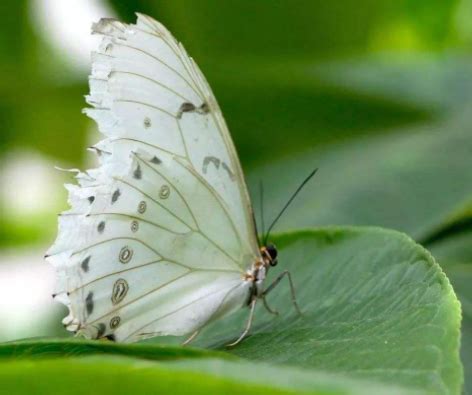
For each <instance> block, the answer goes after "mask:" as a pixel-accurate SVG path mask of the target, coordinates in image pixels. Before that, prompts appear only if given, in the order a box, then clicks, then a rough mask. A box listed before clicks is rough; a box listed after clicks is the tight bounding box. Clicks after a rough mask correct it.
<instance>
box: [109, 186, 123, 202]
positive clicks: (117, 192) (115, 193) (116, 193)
mask: <svg viewBox="0 0 472 395" xmlns="http://www.w3.org/2000/svg"><path fill="white" fill-rule="evenodd" d="M120 195H121V192H120V190H119V189H117V190H116V191H115V192H113V195H111V204H113V203H115V202H116V201H117V200H118V198H119V197H120Z"/></svg>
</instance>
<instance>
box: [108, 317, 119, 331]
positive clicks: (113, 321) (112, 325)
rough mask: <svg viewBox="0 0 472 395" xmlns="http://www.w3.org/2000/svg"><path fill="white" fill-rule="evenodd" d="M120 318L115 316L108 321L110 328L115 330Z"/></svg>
mask: <svg viewBox="0 0 472 395" xmlns="http://www.w3.org/2000/svg"><path fill="white" fill-rule="evenodd" d="M120 321H121V318H120V317H119V316H115V317H113V318H112V319H111V320H110V328H111V329H115V328H117V327H118V325H120Z"/></svg>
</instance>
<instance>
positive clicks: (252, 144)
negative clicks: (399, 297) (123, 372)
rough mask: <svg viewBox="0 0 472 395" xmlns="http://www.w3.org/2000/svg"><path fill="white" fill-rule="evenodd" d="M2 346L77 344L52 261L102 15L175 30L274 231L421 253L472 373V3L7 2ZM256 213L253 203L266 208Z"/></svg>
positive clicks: (0, 111) (0, 30)
mask: <svg viewBox="0 0 472 395" xmlns="http://www.w3.org/2000/svg"><path fill="white" fill-rule="evenodd" d="M0 11H1V15H2V23H1V24H0V69H1V76H2V77H1V78H0V127H1V139H0V162H1V163H0V210H1V211H0V216H1V222H0V322H1V325H0V340H12V339H17V338H21V337H27V336H38V335H65V334H64V332H63V330H62V328H61V326H60V324H59V317H61V316H62V315H63V314H64V310H62V308H61V307H60V306H56V305H53V304H52V302H51V300H50V293H51V287H52V285H51V284H52V275H51V269H50V268H49V267H48V266H47V265H46V264H45V263H44V262H43V261H42V256H43V254H44V251H45V249H46V248H47V246H48V244H50V243H51V242H52V241H53V239H54V237H55V232H56V214H57V213H58V212H60V211H62V210H64V209H66V208H67V204H66V194H65V190H64V188H63V187H62V184H63V183H64V182H67V181H68V180H69V179H70V178H69V177H68V176H67V175H64V174H63V173H60V172H58V171H57V170H55V169H54V166H59V167H65V168H71V167H80V168H84V167H87V166H92V165H93V163H94V162H93V157H92V156H91V155H90V154H89V153H87V152H86V151H85V148H86V147H87V146H88V145H90V144H91V143H93V142H95V141H97V139H98V138H99V136H98V133H97V131H96V127H95V125H94V124H93V123H92V121H90V120H89V119H87V118H86V117H85V116H84V115H83V114H81V109H82V108H83V107H84V106H85V102H84V99H83V96H84V95H85V94H86V93H87V91H88V88H87V75H88V72H89V58H90V55H89V53H90V51H91V50H92V49H93V48H94V46H95V45H96V40H95V39H94V38H93V37H90V34H89V32H90V25H91V22H92V21H96V20H98V19H99V18H100V17H104V16H113V17H119V18H121V19H123V20H124V21H126V22H134V20H135V17H134V15H133V13H134V11H139V12H143V13H146V14H149V15H151V16H153V17H154V18H156V19H158V20H160V21H161V22H163V23H164V24H165V25H166V26H167V27H168V28H169V29H170V30H171V31H172V32H173V33H174V34H175V35H176V36H177V38H178V39H179V40H181V41H182V42H183V43H184V44H185V46H186V48H187V50H188V51H189V53H190V54H192V55H193V57H194V58H195V59H196V60H197V62H198V63H199V65H200V67H201V69H202V70H203V71H204V73H205V75H206V76H207V78H208V80H209V82H210V84H211V86H212V87H213V90H214V92H215V94H216V96H217V98H218V101H219V103H220V105H221V107H222V109H223V112H224V114H225V117H226V120H227V123H228V125H229V128H230V130H231V132H232V136H233V139H234V141H235V144H236V146H237V149H238V152H239V154H240V158H241V161H242V164H243V167H244V170H245V172H246V174H247V177H248V181H249V186H250V189H251V192H252V194H253V196H254V197H255V199H254V201H257V196H258V195H257V194H258V190H257V189H258V184H259V180H261V179H262V180H263V181H264V187H265V190H266V193H265V194H266V201H265V205H266V216H267V217H269V218H270V217H273V216H274V215H275V214H276V212H277V210H278V209H279V208H280V206H281V205H282V203H283V202H284V200H286V198H287V195H288V194H289V193H290V192H291V191H292V190H293V189H294V188H295V187H296V185H297V184H298V183H299V182H300V180H301V179H302V178H303V176H304V175H305V174H307V173H308V172H309V171H310V170H311V169H312V168H313V167H319V168H320V172H319V175H317V179H316V180H315V181H314V182H313V183H312V184H311V185H310V186H309V187H308V188H307V190H306V191H304V194H303V195H302V196H301V197H300V198H299V199H298V200H297V201H296V203H295V204H294V207H292V208H291V211H289V212H288V213H287V215H286V217H285V218H284V220H283V221H282V222H281V223H280V226H279V228H278V229H287V228H297V227H307V226H320V225H326V224H353V225H379V226H385V227H391V228H395V229H398V230H401V231H404V232H406V233H408V234H409V235H411V236H412V237H413V238H415V239H416V240H417V241H419V242H421V243H423V244H425V245H426V247H427V248H429V249H430V250H431V251H432V252H433V254H434V255H435V257H436V258H437V259H438V260H439V262H440V264H441V265H442V266H443V268H444V270H445V271H446V272H447V274H448V275H449V277H450V278H451V280H452V281H453V285H454V286H455V288H456V292H457V293H458V296H459V297H460V298H461V302H462V306H463V311H464V331H463V356H464V361H465V363H466V373H467V370H468V369H469V367H470V366H472V357H471V355H472V335H471V331H472V295H471V293H470V292H471V281H470V280H472V275H471V273H472V272H471V267H472V266H471V265H470V263H472V130H471V125H472V111H471V110H472V101H471V99H472V22H471V21H472V0H334V1H325V0H305V1H301V0H291V1H288V0H285V1H279V0H266V1H264V0H259V1H250V0H238V1H229V0H228V1H224V2H222V1H217V0H199V1H190V0H187V1H184V0H160V1H151V0H148V1H146V0H133V1H131V0H130V1H124V0H121V1H118V0H116V1H104V0H103V1H102V0H68V1H65V0H30V1H26V0H15V1H13V0H4V1H3V2H1V4H0ZM255 209H256V211H259V207H258V206H257V205H256V208H255Z"/></svg>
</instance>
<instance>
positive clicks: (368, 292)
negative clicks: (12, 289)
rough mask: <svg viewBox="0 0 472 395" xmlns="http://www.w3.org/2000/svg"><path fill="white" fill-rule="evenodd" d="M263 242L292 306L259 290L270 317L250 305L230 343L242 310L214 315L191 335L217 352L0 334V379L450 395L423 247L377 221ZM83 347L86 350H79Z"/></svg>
mask: <svg viewBox="0 0 472 395" xmlns="http://www.w3.org/2000/svg"><path fill="white" fill-rule="evenodd" d="M274 241H275V242H276V243H277V245H278V247H279V248H280V251H281V255H280V261H281V262H283V265H284V269H288V270H290V271H291V273H292V275H293V278H294V282H295V284H296V286H297V292H298V299H299V302H300V305H301V306H302V309H303V315H302V316H298V315H297V313H295V312H294V309H293V307H292V305H291V300H290V292H289V288H288V287H287V284H284V285H280V286H279V287H278V288H277V290H276V291H274V292H273V294H271V295H270V298H269V301H270V304H271V305H272V306H273V307H275V308H277V309H278V310H279V311H280V314H279V316H278V317H275V318H274V317H273V316H271V315H270V314H269V313H267V312H266V311H265V310H264V309H263V307H262V306H259V308H258V310H257V311H256V314H257V319H256V322H255V326H254V329H253V331H252V335H251V336H250V337H249V338H248V339H246V340H245V341H244V342H243V343H242V344H240V345H239V346H237V347H234V348H231V349H228V348H226V346H225V345H226V344H227V343H228V342H230V341H231V340H233V339H234V338H235V336H237V335H238V334H239V332H240V331H241V329H242V328H241V327H242V324H243V323H244V320H245V318H246V315H247V310H241V311H240V312H239V313H237V314H236V315H233V316H231V317H229V318H228V319H225V320H222V321H219V322H216V323H215V324H213V325H212V326H210V327H209V328H208V329H206V330H205V331H204V333H203V334H202V336H201V338H200V339H198V341H196V342H195V345H197V346H200V347H204V348H210V349H211V348H213V349H217V350H220V352H219V353H215V352H212V351H204V350H203V349H200V348H199V349H191V348H182V347H178V346H168V345H163V346H158V345H155V344H153V343H146V344H138V345H115V344H108V343H104V342H80V341H73V342H71V341H57V340H56V341H48V340H40V341H37V342H34V341H28V342H18V343H10V344H8V343H7V344H4V345H3V346H0V360H1V359H6V360H7V361H8V365H7V364H6V363H5V364H3V367H2V369H1V370H0V371H1V373H0V374H1V375H3V376H4V378H3V380H2V383H13V382H14V380H15V378H17V377H18V374H20V373H19V372H22V373H21V374H25V371H28V372H31V374H34V375H40V374H43V375H45V377H47V378H48V379H47V380H43V381H41V383H42V384H38V382H36V381H34V380H33V383H30V382H27V383H22V385H21V386H19V387H18V386H12V389H11V391H12V392H9V393H23V392H22V391H25V390H32V389H35V392H36V391H37V392H44V393H48V391H52V389H53V390H55V391H57V392H58V393H61V391H63V392H65V391H66V390H67V389H68V388H69V386H70V385H71V383H72V382H74V381H75V380H80V378H81V377H84V375H87V377H94V378H96V379H97V380H96V384H95V385H96V386H97V387H96V388H97V390H98V389H100V390H101V391H102V392H105V391H107V390H108V389H109V388H110V379H111V378H112V377H117V376H119V375H121V374H122V373H126V380H125V382H126V383H127V384H126V385H131V384H132V383H134V382H138V381H141V384H140V386H139V387H138V388H140V389H141V390H142V391H145V390H147V391H151V390H152V389H155V390H158V389H159V390H166V389H167V388H170V386H172V385H174V384H175V382H176V381H177V380H181V383H180V386H182V387H179V386H177V387H176V391H178V388H185V385H188V383H189V382H190V381H189V380H191V378H192V377H194V378H195V379H196V380H197V383H195V384H194V385H195V391H197V393H198V391H205V390H207V391H215V390H216V389H218V388H222V387H220V386H222V385H224V386H227V389H228V391H234V393H240V392H241V391H249V393H258V391H263V390H264V389H265V390H269V389H270V391H281V393H285V392H284V391H288V390H292V391H296V392H297V393H304V392H305V391H309V393H343V394H344V393H346V394H357V393H364V394H366V393H371V394H378V393H408V391H410V390H418V391H420V390H422V391H425V392H427V393H437V394H452V393H459V391H460V388H461V384H462V369H461V365H460V362H459V355H458V346H459V322H460V307H459V303H458V301H457V299H456V297H455V295H454V292H453V291H452V288H451V286H450V284H449V281H448V279H447V278H446V276H445V275H444V273H443V272H442V271H441V269H440V268H439V266H438V265H437V264H436V262H435V261H434V259H433V258H432V256H431V255H430V254H429V253H428V252H427V251H426V250H424V249H423V248H422V247H420V246H419V245H417V244H415V243H414V242H413V241H412V240H411V239H409V238H408V237H407V236H405V235H403V234H400V233H397V232H394V231H387V230H382V229H377V228H326V229H320V230H316V231H301V232H294V233H288V234H284V235H279V236H277V237H275V238H274ZM274 272H278V270H276V269H274ZM271 274H272V277H273V275H274V274H275V273H271ZM160 341H162V342H164V343H168V342H169V341H170V340H169V339H160ZM90 355H98V356H96V357H94V358H84V357H85V356H90ZM116 356H120V357H125V356H126V357H128V358H126V359H124V358H119V359H117V358H116ZM232 356H239V357H241V358H242V359H233V358H234V357H232ZM61 357H63V358H61ZM64 357H65V358H64ZM54 358H61V359H60V361H59V362H57V361H54ZM38 359H41V360H42V361H39V362H38ZM32 361H34V362H32ZM144 362H146V363H144ZM256 362H258V363H256ZM261 363H263V364H261ZM269 364H270V365H269ZM274 364H275V365H279V367H272V365H274ZM287 366H292V368H288V367H287ZM182 372H185V375H183V377H182ZM251 372H257V377H253V376H252V375H251ZM147 374H148V376H147ZM89 375H91V376H89ZM146 377H147V378H146ZM296 377H299V378H297V379H296V380H294V378H296ZM121 380H124V379H123V378H122V379H121ZM101 385H103V387H100V386H101ZM7 388H8V387H7ZM78 388H81V387H78ZM192 388H193V387H192ZM225 388H226V387H225ZM73 390H74V391H78V389H77V388H75V389H73ZM177 393H179V392H177ZM182 393H183V392H182ZM230 393H232V392H230Z"/></svg>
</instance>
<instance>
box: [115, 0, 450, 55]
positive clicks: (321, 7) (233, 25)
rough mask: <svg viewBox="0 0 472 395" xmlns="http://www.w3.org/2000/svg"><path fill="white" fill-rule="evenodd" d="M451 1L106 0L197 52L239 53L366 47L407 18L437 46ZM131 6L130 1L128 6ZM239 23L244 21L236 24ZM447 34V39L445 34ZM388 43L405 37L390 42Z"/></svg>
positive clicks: (420, 37)
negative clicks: (146, 16) (143, 15)
mask: <svg viewBox="0 0 472 395" xmlns="http://www.w3.org/2000/svg"><path fill="white" fill-rule="evenodd" d="M457 3H458V1H457V0H433V1H425V0H421V1H418V0H402V1H392V0H363V1H361V2H359V1H355V0H345V1H343V2H326V1H323V0H310V1H308V0H297V1H289V0H278V1H276V2H269V1H259V2H254V1H250V0H239V1H231V2H220V1H217V0H202V1H199V2H189V1H185V0H173V1H168V2H155V1H152V0H140V1H136V2H132V3H131V2H123V1H121V0H115V1H111V4H113V5H115V6H117V8H118V9H119V10H120V11H121V15H122V17H123V18H125V19H126V20H128V21H132V20H133V18H134V16H133V15H132V12H133V11H140V12H145V13H148V14H150V15H151V16H153V17H154V18H156V19H158V20H160V21H161V22H163V23H164V24H165V25H166V26H168V27H169V28H170V29H171V31H173V32H174V33H175V34H177V33H178V34H177V35H178V37H179V39H180V40H182V41H183V42H184V43H185V44H186V46H188V49H189V50H191V51H190V52H191V53H192V54H193V55H194V56H195V57H196V58H197V59H200V58H201V57H202V56H200V55H202V54H205V56H206V57H208V56H209V57H225V56H227V54H228V48H231V52H232V53H236V54H241V55H242V56H252V55H254V54H257V55H262V56H270V55H273V54H277V56H278V57H280V58H283V57H293V56H296V57H297V56H300V55H302V56H307V57H310V58H314V57H317V58H319V57H326V56H332V55H334V54H339V53H345V52H348V53H354V52H361V53H362V52H365V51H367V50H369V49H370V48H371V45H372V43H373V42H375V43H376V47H378V46H379V44H378V43H379V42H382V41H383V42H384V46H383V47H380V48H382V49H387V48H388V46H386V45H385V43H387V44H390V43H389V42H388V41H387V40H385V37H386V34H385V31H387V32H389V31H391V30H392V28H393V27H394V26H395V25H398V24H400V25H408V26H409V27H410V31H411V34H412V35H414V36H415V39H416V41H418V42H420V44H421V47H422V48H429V49H438V48H442V47H444V45H445V44H447V43H451V42H454V40H452V38H454V35H453V33H454V28H455V24H454V12H455V10H456V7H457ZM133 6H134V7H135V8H134V9H133ZM242 27H244V28H242ZM451 40H452V41H451ZM393 44H394V48H398V47H401V46H402V45H403V46H405V44H408V42H406V43H405V42H404V41H400V42H398V40H397V42H394V43H393Z"/></svg>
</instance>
